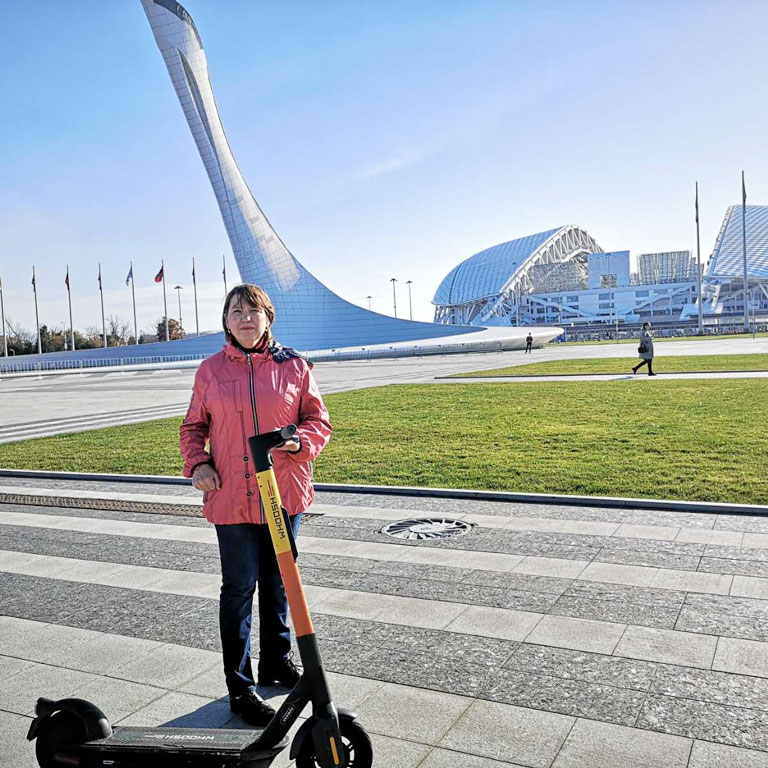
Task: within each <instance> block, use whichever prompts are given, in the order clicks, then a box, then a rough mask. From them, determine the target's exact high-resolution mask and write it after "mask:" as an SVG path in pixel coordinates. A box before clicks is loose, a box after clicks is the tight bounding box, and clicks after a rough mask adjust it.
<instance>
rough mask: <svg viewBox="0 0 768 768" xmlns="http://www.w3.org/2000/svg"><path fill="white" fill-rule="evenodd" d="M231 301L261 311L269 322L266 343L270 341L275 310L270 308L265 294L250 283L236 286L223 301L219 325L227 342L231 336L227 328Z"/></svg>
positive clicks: (272, 307)
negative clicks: (248, 305) (222, 328)
mask: <svg viewBox="0 0 768 768" xmlns="http://www.w3.org/2000/svg"><path fill="white" fill-rule="evenodd" d="M233 301H238V302H240V303H243V302H245V303H246V304H250V305H251V306H252V307H256V308H257V309H263V310H264V313H265V314H266V316H267V320H269V325H268V326H267V341H272V323H274V322H275V308H274V306H272V300H271V299H270V298H269V295H268V294H267V292H266V291H265V290H264V289H263V288H260V287H259V286H258V285H253V284H251V283H243V284H242V285H236V286H235V287H234V288H233V289H232V290H231V291H230V292H229V293H228V294H227V298H226V299H224V310H223V312H222V313H221V324H222V326H223V327H224V335H225V336H226V338H227V341H232V334H231V333H230V332H229V328H228V327H227V314H228V313H229V307H230V305H231V304H232V302H233Z"/></svg>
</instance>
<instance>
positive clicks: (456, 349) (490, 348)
mask: <svg viewBox="0 0 768 768" xmlns="http://www.w3.org/2000/svg"><path fill="white" fill-rule="evenodd" d="M501 351H503V344H502V342H501V341H483V342H466V343H461V344H436V345H425V346H418V345H409V346H399V347H396V346H392V347H387V348H381V347H378V348H374V349H340V350H335V349H330V350H328V349H322V350H312V351H310V352H306V353H305V354H306V356H307V357H308V358H309V359H310V360H312V362H315V363H325V362H341V361H349V360H379V359H384V358H402V357H424V356H427V355H452V354H459V353H462V352H501ZM206 357H209V355H155V356H146V357H138V356H137V357H94V358H88V359H82V360H45V361H35V362H33V361H30V362H24V361H23V360H18V359H14V360H13V361H8V362H6V361H0V374H3V373H40V372H43V371H87V370H91V369H94V368H125V367H127V366H136V365H160V366H162V365H165V364H167V365H172V364H173V363H182V362H189V361H193V360H204V359H205V358H206Z"/></svg>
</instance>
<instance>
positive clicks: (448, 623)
mask: <svg viewBox="0 0 768 768" xmlns="http://www.w3.org/2000/svg"><path fill="white" fill-rule="evenodd" d="M28 490H29V489H28ZM130 492H131V491H130V489H127V490H126V495H129V494H130ZM72 493H76V491H72ZM313 509H314V511H317V512H323V513H324V514H323V515H322V516H313V515H310V516H307V518H306V519H305V520H304V521H303V523H302V529H301V535H300V537H299V549H300V552H301V556H300V559H299V566H300V570H301V573H302V577H303V579H304V582H305V585H306V588H307V593H308V598H309V603H310V607H311V610H312V614H313V619H314V622H315V626H316V630H317V632H318V635H319V638H320V647H321V651H322V653H323V658H324V661H325V664H326V668H327V669H328V670H330V672H331V675H330V679H331V685H332V690H333V692H334V698H335V700H336V701H337V703H338V704H339V705H341V706H345V707H348V708H352V709H355V710H356V711H357V712H358V713H359V716H360V720H361V722H362V723H363V724H364V725H365V726H366V728H367V729H368V731H369V732H370V733H371V734H372V737H373V740H374V747H375V754H376V759H375V763H374V764H375V765H376V766H381V768H385V766H386V768H400V767H402V768H412V767H414V768H415V767H416V766H421V767H423V768H454V767H455V768H503V767H504V766H518V767H521V766H523V767H525V768H550V766H553V767H554V768H576V767H577V766H578V767H580V768H581V767H583V768H587V767H589V768H597V767H599V766H605V767H606V768H623V767H624V766H626V767H627V768H630V767H631V768H642V767H643V766H649V767H651V766H652V767H653V768H662V767H664V768H666V767H667V766H669V767H670V768H678V767H679V768H685V767H690V768H729V767H730V766H739V767H741V766H746V768H768V519H765V518H762V517H750V516H737V515H715V514H691V513H680V512H665V511H657V512H654V511H633V510H627V509H622V510H613V509H597V508H586V507H580V508H576V507H562V506H546V505H522V504H508V503H499V502H478V501H465V500H461V501H460V500H445V499H429V498H408V497H385V496H361V495H353V494H329V493H325V494H320V496H319V498H318V501H317V502H316V504H315V506H314V508H313ZM430 515H432V516H436V515H439V516H446V517H451V518H458V519H463V520H465V521H466V522H469V523H472V524H473V526H472V530H471V531H470V532H469V533H468V534H467V535H465V536H463V537H461V538H451V539H443V540H433V541H425V542H418V543H417V542H408V541H402V540H396V539H392V538H389V537H386V536H385V535H384V534H382V533H381V528H382V527H383V526H385V525H386V524H388V523H390V522H392V521H394V520H401V519H404V518H408V517H426V516H430ZM218 574H219V563H218V552H217V548H216V543H215V535H214V533H213V530H212V528H211V527H210V526H209V525H208V524H207V523H206V522H205V521H204V520H202V519H200V518H199V517H194V516H190V517H184V516H179V515H169V514H148V513H139V512H130V511H115V510H110V509H102V510H98V509H85V508H61V507H51V506H45V507H43V506H32V505H29V504H0V765H2V766H3V768H6V767H7V768H22V766H23V767H24V768H28V767H29V766H33V765H34V764H35V763H34V757H33V753H32V750H31V748H30V746H29V745H28V743H27V742H26V741H25V740H24V735H25V733H26V729H27V728H28V725H29V720H30V716H31V711H32V708H33V706H34V702H35V700H36V698H37V697H38V696H41V695H46V696H50V697H61V696H69V695H72V696H80V697H83V698H87V699H89V700H92V701H94V702H95V703H96V704H97V705H99V706H100V707H101V708H102V709H103V710H104V711H105V712H106V713H107V715H108V716H109V718H110V719H111V720H112V722H113V723H122V724H144V725H160V724H166V723H170V724H173V725H178V726H181V727H185V726H186V727H189V726H194V725H206V726H213V727H216V726H224V725H227V727H236V726H238V725H242V723H241V721H239V719H238V718H236V717H234V718H233V717H232V715H231V713H230V711H229V707H228V704H227V701H226V690H225V688H224V685H223V679H222V675H221V672H220V657H219V639H218V625H217V610H218V608H217V595H218V590H219V575H218ZM263 693H264V694H265V695H268V696H270V697H275V698H277V699H278V700H279V699H280V695H277V694H279V692H276V691H274V690H272V689H269V690H266V691H263ZM282 693H284V692H282ZM288 764H289V763H288V758H287V756H286V755H283V756H281V757H280V758H278V760H277V761H276V762H275V765H276V766H285V765H288Z"/></svg>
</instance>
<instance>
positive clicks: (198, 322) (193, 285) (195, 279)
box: [192, 256, 200, 336]
mask: <svg viewBox="0 0 768 768" xmlns="http://www.w3.org/2000/svg"><path fill="white" fill-rule="evenodd" d="M192 287H193V288H194V291H195V328H196V329H197V335H198V336H199V335H200V320H199V318H198V316H197V277H196V276H195V257H194V256H193V257H192Z"/></svg>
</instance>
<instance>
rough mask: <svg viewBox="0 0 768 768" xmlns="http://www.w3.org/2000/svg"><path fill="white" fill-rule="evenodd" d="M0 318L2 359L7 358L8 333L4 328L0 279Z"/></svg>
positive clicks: (3, 307) (3, 306) (0, 283)
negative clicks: (0, 321)
mask: <svg viewBox="0 0 768 768" xmlns="http://www.w3.org/2000/svg"><path fill="white" fill-rule="evenodd" d="M0 318H2V323H3V328H2V331H3V357H8V331H7V329H6V327H5V304H4V303H3V281H2V279H0Z"/></svg>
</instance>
